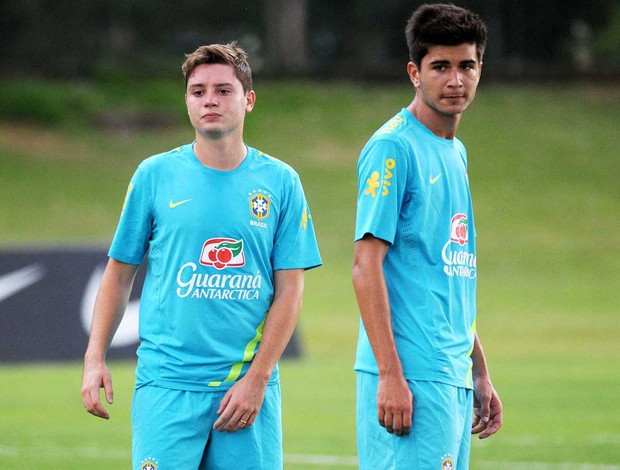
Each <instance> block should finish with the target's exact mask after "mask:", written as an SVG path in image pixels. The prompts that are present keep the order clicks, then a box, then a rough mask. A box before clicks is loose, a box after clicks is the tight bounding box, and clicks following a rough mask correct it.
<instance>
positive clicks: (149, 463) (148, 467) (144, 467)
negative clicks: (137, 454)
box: [140, 457, 159, 470]
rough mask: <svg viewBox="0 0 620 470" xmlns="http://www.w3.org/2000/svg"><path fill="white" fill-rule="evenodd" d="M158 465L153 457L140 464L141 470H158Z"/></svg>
mask: <svg viewBox="0 0 620 470" xmlns="http://www.w3.org/2000/svg"><path fill="white" fill-rule="evenodd" d="M158 463H159V462H157V460H155V459H154V458H153V457H147V458H145V459H144V460H142V462H140V470H157V466H158Z"/></svg>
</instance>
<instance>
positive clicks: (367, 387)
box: [357, 372, 474, 470]
mask: <svg viewBox="0 0 620 470" xmlns="http://www.w3.org/2000/svg"><path fill="white" fill-rule="evenodd" d="M378 383H379V377H378V376H377V375H374V374H368V373H365V372H357V450H358V457H359V468H360V469H362V470H364V469H367V470H370V469H372V470H376V469H378V468H380V469H382V470H388V469H389V470H397V469H412V468H419V469H437V470H467V469H468V468H469V452H470V446H471V423H472V416H473V399H474V394H473V391H472V390H468V389H466V388H459V387H454V386H451V385H445V384H441V383H438V382H423V381H411V380H410V381H409V388H410V389H411V393H412V394H413V398H414V404H413V423H412V426H411V433H410V434H408V435H406V436H397V435H395V434H389V433H388V432H387V431H386V430H385V428H383V427H381V425H379V418H378V410H377V385H378Z"/></svg>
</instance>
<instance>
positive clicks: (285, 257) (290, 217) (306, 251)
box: [272, 174, 322, 271]
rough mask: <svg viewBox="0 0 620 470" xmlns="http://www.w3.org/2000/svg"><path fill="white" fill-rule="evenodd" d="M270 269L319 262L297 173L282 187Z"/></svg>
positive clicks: (303, 266)
mask: <svg viewBox="0 0 620 470" xmlns="http://www.w3.org/2000/svg"><path fill="white" fill-rule="evenodd" d="M272 264H273V269H274V271H275V270H279V269H311V268H314V267H317V266H320V265H321V264H322V261H321V256H320V254H319V248H318V244H317V241H316V235H315V231H314V224H313V222H312V214H311V212H310V208H309V207H308V203H307V202H306V197H305V194H304V190H303V187H302V185H301V181H300V180H299V176H297V174H292V175H291V177H290V180H288V181H287V184H286V185H285V187H284V188H283V206H282V210H281V213H280V218H279V220H278V228H277V231H276V236H275V243H274V248H273V254H272Z"/></svg>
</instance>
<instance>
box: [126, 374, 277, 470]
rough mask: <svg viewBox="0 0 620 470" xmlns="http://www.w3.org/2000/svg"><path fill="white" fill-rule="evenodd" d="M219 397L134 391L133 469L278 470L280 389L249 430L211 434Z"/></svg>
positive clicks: (272, 391)
mask: <svg viewBox="0 0 620 470" xmlns="http://www.w3.org/2000/svg"><path fill="white" fill-rule="evenodd" d="M225 393H226V391H222V392H212V391H209V392H187V391H182V390H171V389H165V388H159V387H153V386H148V385H147V386H142V387H139V388H138V389H136V390H135V392H134V399H133V406H132V411H131V423H132V431H133V436H132V461H133V466H132V468H133V470H169V469H183V470H194V469H209V470H218V469H227V470H228V469H231V468H235V469H248V470H249V469H253V470H255V469H265V470H274V469H281V468H282V467H283V463H282V419H281V396H280V385H279V384H270V385H268V386H267V389H266V391H265V399H264V401H263V405H262V407H261V409H260V411H259V413H258V416H257V417H256V420H255V421H254V423H253V424H252V426H250V427H248V428H247V429H242V430H240V431H236V432H233V433H228V432H221V431H215V430H213V429H212V428H213V423H215V421H216V420H217V418H218V415H217V414H216V412H217V409H218V407H219V405H220V401H221V400H222V398H224V395H225Z"/></svg>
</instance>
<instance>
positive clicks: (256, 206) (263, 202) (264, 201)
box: [250, 191, 271, 220]
mask: <svg viewBox="0 0 620 470" xmlns="http://www.w3.org/2000/svg"><path fill="white" fill-rule="evenodd" d="M270 208H271V199H270V198H269V197H268V196H267V194H265V193H263V192H259V191H253V193H251V194H250V213H251V214H252V215H253V216H254V217H256V218H257V219H258V220H263V219H266V218H267V217H269V210H270Z"/></svg>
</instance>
